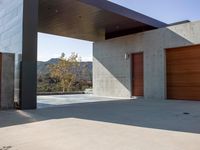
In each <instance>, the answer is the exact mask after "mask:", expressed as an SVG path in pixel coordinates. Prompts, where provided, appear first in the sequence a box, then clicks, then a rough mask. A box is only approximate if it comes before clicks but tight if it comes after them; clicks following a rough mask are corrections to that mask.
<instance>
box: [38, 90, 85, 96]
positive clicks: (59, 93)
mask: <svg viewBox="0 0 200 150" xmlns="http://www.w3.org/2000/svg"><path fill="white" fill-rule="evenodd" d="M69 94H85V92H84V91H77V92H38V93H37V95H69Z"/></svg>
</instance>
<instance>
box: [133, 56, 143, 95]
mask: <svg viewBox="0 0 200 150" xmlns="http://www.w3.org/2000/svg"><path fill="white" fill-rule="evenodd" d="M132 96H144V62H143V53H136V54H132Z"/></svg>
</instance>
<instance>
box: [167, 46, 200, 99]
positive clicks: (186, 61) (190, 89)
mask: <svg viewBox="0 0 200 150" xmlns="http://www.w3.org/2000/svg"><path fill="white" fill-rule="evenodd" d="M166 61H167V64H166V66H167V98H168V99H177V100H200V45H198V46H190V47H183V48H174V49H168V50H166Z"/></svg>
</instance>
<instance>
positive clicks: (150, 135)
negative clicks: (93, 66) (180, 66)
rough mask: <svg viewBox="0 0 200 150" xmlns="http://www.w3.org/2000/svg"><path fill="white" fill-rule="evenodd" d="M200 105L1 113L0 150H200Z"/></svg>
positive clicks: (127, 103) (108, 104) (128, 103)
mask: <svg viewBox="0 0 200 150" xmlns="http://www.w3.org/2000/svg"><path fill="white" fill-rule="evenodd" d="M199 108H200V103H199V102H192V101H164V100H163V101H162V100H158V101H156V100H150V99H149V100H135V101H133V100H118V101H116V100H115V101H104V102H94V103H82V104H73V105H65V106H63V107H61V106H59V107H51V108H43V109H38V110H29V111H20V110H18V111H1V112H0V135H1V136H0V149H1V148H2V147H8V148H9V150H35V149H37V150H44V149H48V150H80V149H81V150H112V149H114V150H199V149H200V126H199V124H200V109H199Z"/></svg>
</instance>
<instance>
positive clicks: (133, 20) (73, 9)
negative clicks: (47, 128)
mask: <svg viewBox="0 0 200 150" xmlns="http://www.w3.org/2000/svg"><path fill="white" fill-rule="evenodd" d="M165 26H167V24H165V23H163V22H160V21H158V20H155V19H153V18H150V17H148V16H145V15H142V14H140V13H138V12H135V11H133V10H130V9H127V8H125V7H122V6H119V5H117V4H114V3H112V2H109V1H107V0H39V26H38V32H42V33H48V34H54V35H59V36H65V37H72V38H77V39H82V40H88V41H99V40H104V39H110V38H114V37H119V36H123V35H128V34H133V33H138V32H143V31H148V30H152V29H157V28H161V27H165Z"/></svg>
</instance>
